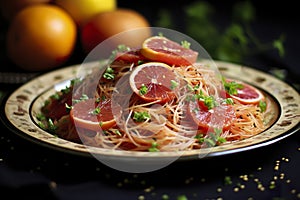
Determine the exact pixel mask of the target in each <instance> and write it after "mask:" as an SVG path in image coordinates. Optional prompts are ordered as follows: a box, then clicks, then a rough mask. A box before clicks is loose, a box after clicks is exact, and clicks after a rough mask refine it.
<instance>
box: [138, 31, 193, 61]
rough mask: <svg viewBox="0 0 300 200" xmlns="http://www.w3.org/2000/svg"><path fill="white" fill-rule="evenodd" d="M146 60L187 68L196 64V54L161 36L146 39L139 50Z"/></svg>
mask: <svg viewBox="0 0 300 200" xmlns="http://www.w3.org/2000/svg"><path fill="white" fill-rule="evenodd" d="M141 53H142V55H144V56H145V57H146V58H148V59H150V60H153V61H158V62H164V63H167V64H169V65H175V66H187V65H191V64H193V63H195V62H196V60H197V57H198V52H196V51H193V50H191V49H189V48H184V47H182V46H181V45H180V44H178V43H176V42H174V41H172V40H169V39H167V38H165V37H162V36H153V37H150V38H148V39H146V40H145V41H144V43H143V45H142V49H141Z"/></svg>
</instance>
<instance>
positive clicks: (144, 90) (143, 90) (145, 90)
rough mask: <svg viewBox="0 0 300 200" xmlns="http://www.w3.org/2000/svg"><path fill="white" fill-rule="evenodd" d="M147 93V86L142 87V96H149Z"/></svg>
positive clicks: (140, 91)
mask: <svg viewBox="0 0 300 200" xmlns="http://www.w3.org/2000/svg"><path fill="white" fill-rule="evenodd" d="M147 92H148V88H147V86H145V85H142V86H141V87H140V90H139V93H140V95H145V94H147Z"/></svg>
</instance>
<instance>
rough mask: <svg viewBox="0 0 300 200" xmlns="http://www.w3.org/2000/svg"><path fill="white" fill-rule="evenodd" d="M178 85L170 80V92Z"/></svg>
mask: <svg viewBox="0 0 300 200" xmlns="http://www.w3.org/2000/svg"><path fill="white" fill-rule="evenodd" d="M178 85H179V84H178V83H177V82H176V81H174V80H171V90H174V89H175V88H176V87H178Z"/></svg>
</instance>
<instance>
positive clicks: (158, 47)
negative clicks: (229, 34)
mask: <svg viewBox="0 0 300 200" xmlns="http://www.w3.org/2000/svg"><path fill="white" fill-rule="evenodd" d="M198 54H199V53H198V52H197V51H194V50H193V49H192V46H190V43H189V42H188V41H182V42H181V43H178V42H175V41H173V40H171V39H169V38H167V37H165V36H162V35H158V36H151V37H149V38H147V39H146V40H145V41H144V42H143V44H142V47H141V48H136V49H135V48H131V47H128V46H125V45H119V46H118V47H117V49H115V50H114V51H113V52H112V54H111V56H110V58H108V61H107V62H105V63H106V64H104V65H103V64H102V65H101V66H100V71H101V73H100V75H99V68H98V67H97V68H95V69H94V70H98V71H97V72H94V71H92V73H90V74H88V75H87V76H86V77H84V78H83V79H80V78H74V79H73V80H71V83H70V85H69V86H67V87H66V88H65V89H62V90H60V91H57V92H55V94H53V95H52V96H50V97H49V98H48V99H47V100H46V101H45V103H44V105H43V107H42V108H41V114H40V115H39V116H38V119H39V122H40V123H39V125H40V127H41V128H43V129H45V130H47V131H49V132H50V133H52V134H55V135H57V136H58V137H60V138H64V139H66V140H70V141H73V142H78V143H84V144H85V145H89V146H93V147H100V148H109V149H119V150H128V151H149V152H163V151H164V152H166V151H186V150H194V149H200V148H209V147H214V146H218V145H224V144H226V143H231V142H234V141H239V140H242V139H245V138H249V137H252V136H254V135H257V134H259V133H261V132H262V131H264V130H265V128H266V127H265V125H264V124H265V123H266V122H265V121H266V120H265V115H266V113H268V112H269V110H268V98H266V97H265V95H264V93H263V92H262V91H260V90H259V89H257V88H255V87H253V86H251V85H249V84H247V83H245V82H242V81H239V80H233V79H229V78H226V77H220V76H218V75H217V74H216V73H215V71H214V70H213V69H212V68H211V67H210V66H209V65H207V64H205V63H204V62H203V63H202V62H201V61H200V60H199V59H198V57H199V55H198ZM102 63H103V62H102ZM99 65H100V64H99ZM93 85H96V88H95V89H91V88H93V87H91V86H93Z"/></svg>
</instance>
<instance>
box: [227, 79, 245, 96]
mask: <svg viewBox="0 0 300 200" xmlns="http://www.w3.org/2000/svg"><path fill="white" fill-rule="evenodd" d="M223 85H224V88H225V90H226V92H228V94H230V95H236V94H238V89H243V87H244V86H243V85H242V84H240V83H237V82H235V81H231V82H227V81H225V80H223Z"/></svg>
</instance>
